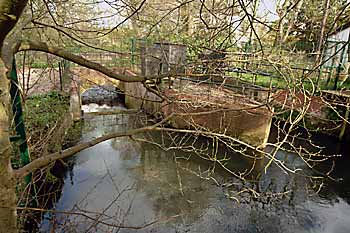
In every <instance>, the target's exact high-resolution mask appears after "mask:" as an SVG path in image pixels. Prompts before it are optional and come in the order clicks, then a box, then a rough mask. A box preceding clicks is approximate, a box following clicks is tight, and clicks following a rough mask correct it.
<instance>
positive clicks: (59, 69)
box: [58, 61, 63, 91]
mask: <svg viewBox="0 0 350 233" xmlns="http://www.w3.org/2000/svg"><path fill="white" fill-rule="evenodd" d="M58 74H59V76H60V90H61V91H63V79H62V62H60V61H59V62H58Z"/></svg>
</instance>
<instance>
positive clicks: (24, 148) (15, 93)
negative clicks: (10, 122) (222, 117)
mask: <svg viewBox="0 0 350 233" xmlns="http://www.w3.org/2000/svg"><path fill="white" fill-rule="evenodd" d="M10 76H11V87H10V95H11V100H12V111H13V116H14V122H15V130H16V133H17V135H18V137H19V139H20V145H19V151H20V165H21V166H25V165H27V164H28V163H29V162H30V157H29V150H28V144H27V138H26V131H25V126H24V119H23V109H22V102H21V95H20V92H19V89H18V77H17V71H16V60H15V59H13V64H12V69H11V73H10ZM24 180H25V182H26V184H28V183H29V182H30V181H31V175H27V176H26V177H25V178H24Z"/></svg>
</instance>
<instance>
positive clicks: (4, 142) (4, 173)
mask: <svg viewBox="0 0 350 233" xmlns="http://www.w3.org/2000/svg"><path fill="white" fill-rule="evenodd" d="M0 65H1V66H2V67H3V66H4V64H3V62H2V60H1V63H0ZM2 69H4V68H2ZM0 72H1V76H0V232H6V233H12V232H17V228H16V225H17V224H16V214H15V208H14V207H16V184H15V181H14V179H13V174H12V171H11V161H10V159H11V154H12V149H11V143H10V139H9V115H10V114H9V109H10V108H9V106H10V95H9V83H10V82H9V80H8V78H7V75H6V71H5V70H2V71H0Z"/></svg>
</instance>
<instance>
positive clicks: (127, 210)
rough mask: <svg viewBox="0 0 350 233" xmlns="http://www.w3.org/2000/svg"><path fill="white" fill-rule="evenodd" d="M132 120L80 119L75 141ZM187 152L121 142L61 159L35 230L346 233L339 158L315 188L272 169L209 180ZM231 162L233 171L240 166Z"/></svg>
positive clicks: (349, 211) (347, 182)
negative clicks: (48, 207) (54, 195)
mask: <svg viewBox="0 0 350 233" xmlns="http://www.w3.org/2000/svg"><path fill="white" fill-rule="evenodd" d="M114 109H123V107H114ZM84 110H85V112H89V111H105V110H110V108H109V107H106V106H97V105H94V104H90V105H85V106H84ZM132 121H133V117H132V116H131V115H130V114H117V115H89V114H86V115H85V121H84V126H83V136H82V139H81V141H87V140H89V139H91V138H94V137H98V136H101V135H104V134H106V133H109V132H117V131H123V130H126V129H128V128H130V127H131V125H132ZM328 142H329V141H328ZM339 153H343V155H344V156H350V154H346V153H347V152H343V151H340V152H339ZM189 155H190V154H189V153H185V152H181V151H178V150H170V151H164V150H161V149H159V148H158V147H156V146H153V145H150V144H145V143H140V142H136V141H134V140H132V139H130V138H127V137H123V138H116V139H112V140H109V141H106V142H103V143H100V144H98V145H96V146H94V147H91V148H89V149H86V150H84V151H81V152H79V153H78V154H77V155H76V156H74V157H72V158H71V159H69V160H68V161H67V163H68V164H70V168H69V169H66V171H65V174H64V178H63V187H62V191H61V193H60V196H59V198H58V199H57V202H56V203H55V204H54V207H53V209H54V210H55V212H50V213H46V214H45V215H44V219H43V220H42V223H41V225H40V232H201V233H206V232H208V233H209V232H215V233H220V232H237V233H243V232H245V233H253V232H254V233H255V232H266V233H267V232H269V233H279V232H293V233H297V232H317V233H348V232H350V222H349V220H348V219H349V216H350V205H349V203H350V179H349V177H350V173H349V169H348V166H347V165H350V163H349V162H348V161H347V160H346V159H343V160H341V161H340V162H338V163H336V166H335V168H336V174H335V176H336V178H337V181H327V180H326V181H324V183H323V184H322V187H321V189H319V188H317V187H319V185H316V184H315V183H313V182H312V181H311V180H310V179H309V178H307V177H305V176H295V175H291V174H286V173H284V172H282V171H281V170H280V169H279V168H277V167H274V166H272V167H271V169H269V170H268V172H267V173H266V174H264V175H263V176H261V177H260V179H259V180H258V182H255V183H253V182H252V183H251V184H250V183H249V182H242V181H240V180H239V179H237V178H235V177H234V176H232V175H231V174H229V173H228V172H225V171H222V170H220V169H219V168H217V169H216V170H215V173H214V174H210V176H209V172H208V171H209V170H208V169H209V168H211V167H212V164H210V163H204V162H202V161H201V160H200V159H188V158H189ZM279 156H286V158H287V157H288V156H290V155H285V154H279ZM193 157H195V155H193ZM175 158H177V159H175ZM234 158H236V159H235V161H232V163H233V164H234V165H233V167H234V168H233V169H235V168H237V169H241V168H244V167H246V166H247V162H245V161H244V160H241V159H237V157H234ZM287 159H288V158H287ZM257 186H258V187H259V191H260V192H256V193H255V192H254V191H252V190H256V188H254V187H257ZM250 187H251V188H252V189H250ZM313 187H315V188H313ZM238 194H239V195H238ZM67 213H71V214H67ZM118 226H119V227H118ZM138 228H140V229H138Z"/></svg>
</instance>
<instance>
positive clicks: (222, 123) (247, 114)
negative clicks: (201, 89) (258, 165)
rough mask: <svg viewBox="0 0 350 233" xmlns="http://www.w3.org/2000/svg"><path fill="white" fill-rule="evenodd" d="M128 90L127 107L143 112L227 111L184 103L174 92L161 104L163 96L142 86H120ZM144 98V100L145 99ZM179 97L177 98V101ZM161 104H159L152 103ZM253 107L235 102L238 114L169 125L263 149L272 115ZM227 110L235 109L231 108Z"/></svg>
mask: <svg viewBox="0 0 350 233" xmlns="http://www.w3.org/2000/svg"><path fill="white" fill-rule="evenodd" d="M119 87H120V88H121V89H122V90H124V91H125V104H126V106H127V107H128V108H134V109H143V110H144V111H145V112H147V113H148V114H153V115H162V116H168V115H169V114H171V113H173V112H176V113H200V112H209V111H215V110H220V109H225V108H223V107H222V106H223V105H203V104H200V105H197V106H196V104H193V103H191V99H188V101H187V103H184V102H183V99H180V97H179V96H177V95H174V94H173V93H172V90H170V89H169V91H167V90H165V91H164V94H165V95H167V97H169V98H171V99H172V102H171V103H170V102H166V101H164V102H162V103H160V102H159V101H160V100H161V99H160V97H158V96H157V95H155V94H154V93H152V92H149V91H148V90H147V89H146V88H145V87H144V86H143V85H142V84H141V83H121V84H120V86H119ZM142 98H143V99H142ZM177 98H178V99H177ZM149 100H153V101H158V102H152V101H149ZM250 106H251V107H254V106H252V105H249V104H245V103H244V102H242V103H239V102H237V101H236V102H235V103H234V109H237V111H227V107H226V110H224V111H217V112H213V113H208V114H201V115H196V116H181V117H180V116H178V117H175V118H173V119H172V120H171V122H170V124H171V125H172V127H174V128H180V129H200V130H206V131H211V132H215V133H225V134H226V135H230V136H233V137H235V138H238V139H240V140H242V141H244V142H246V143H248V144H250V145H252V146H259V147H261V148H264V147H265V145H266V143H267V140H268V137H269V134H270V127H271V121H272V115H273V113H272V112H271V111H270V110H269V109H268V108H267V107H259V108H252V109H249V110H244V111H243V110H241V109H247V108H249V107H250ZM228 108H232V105H229V106H228Z"/></svg>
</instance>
